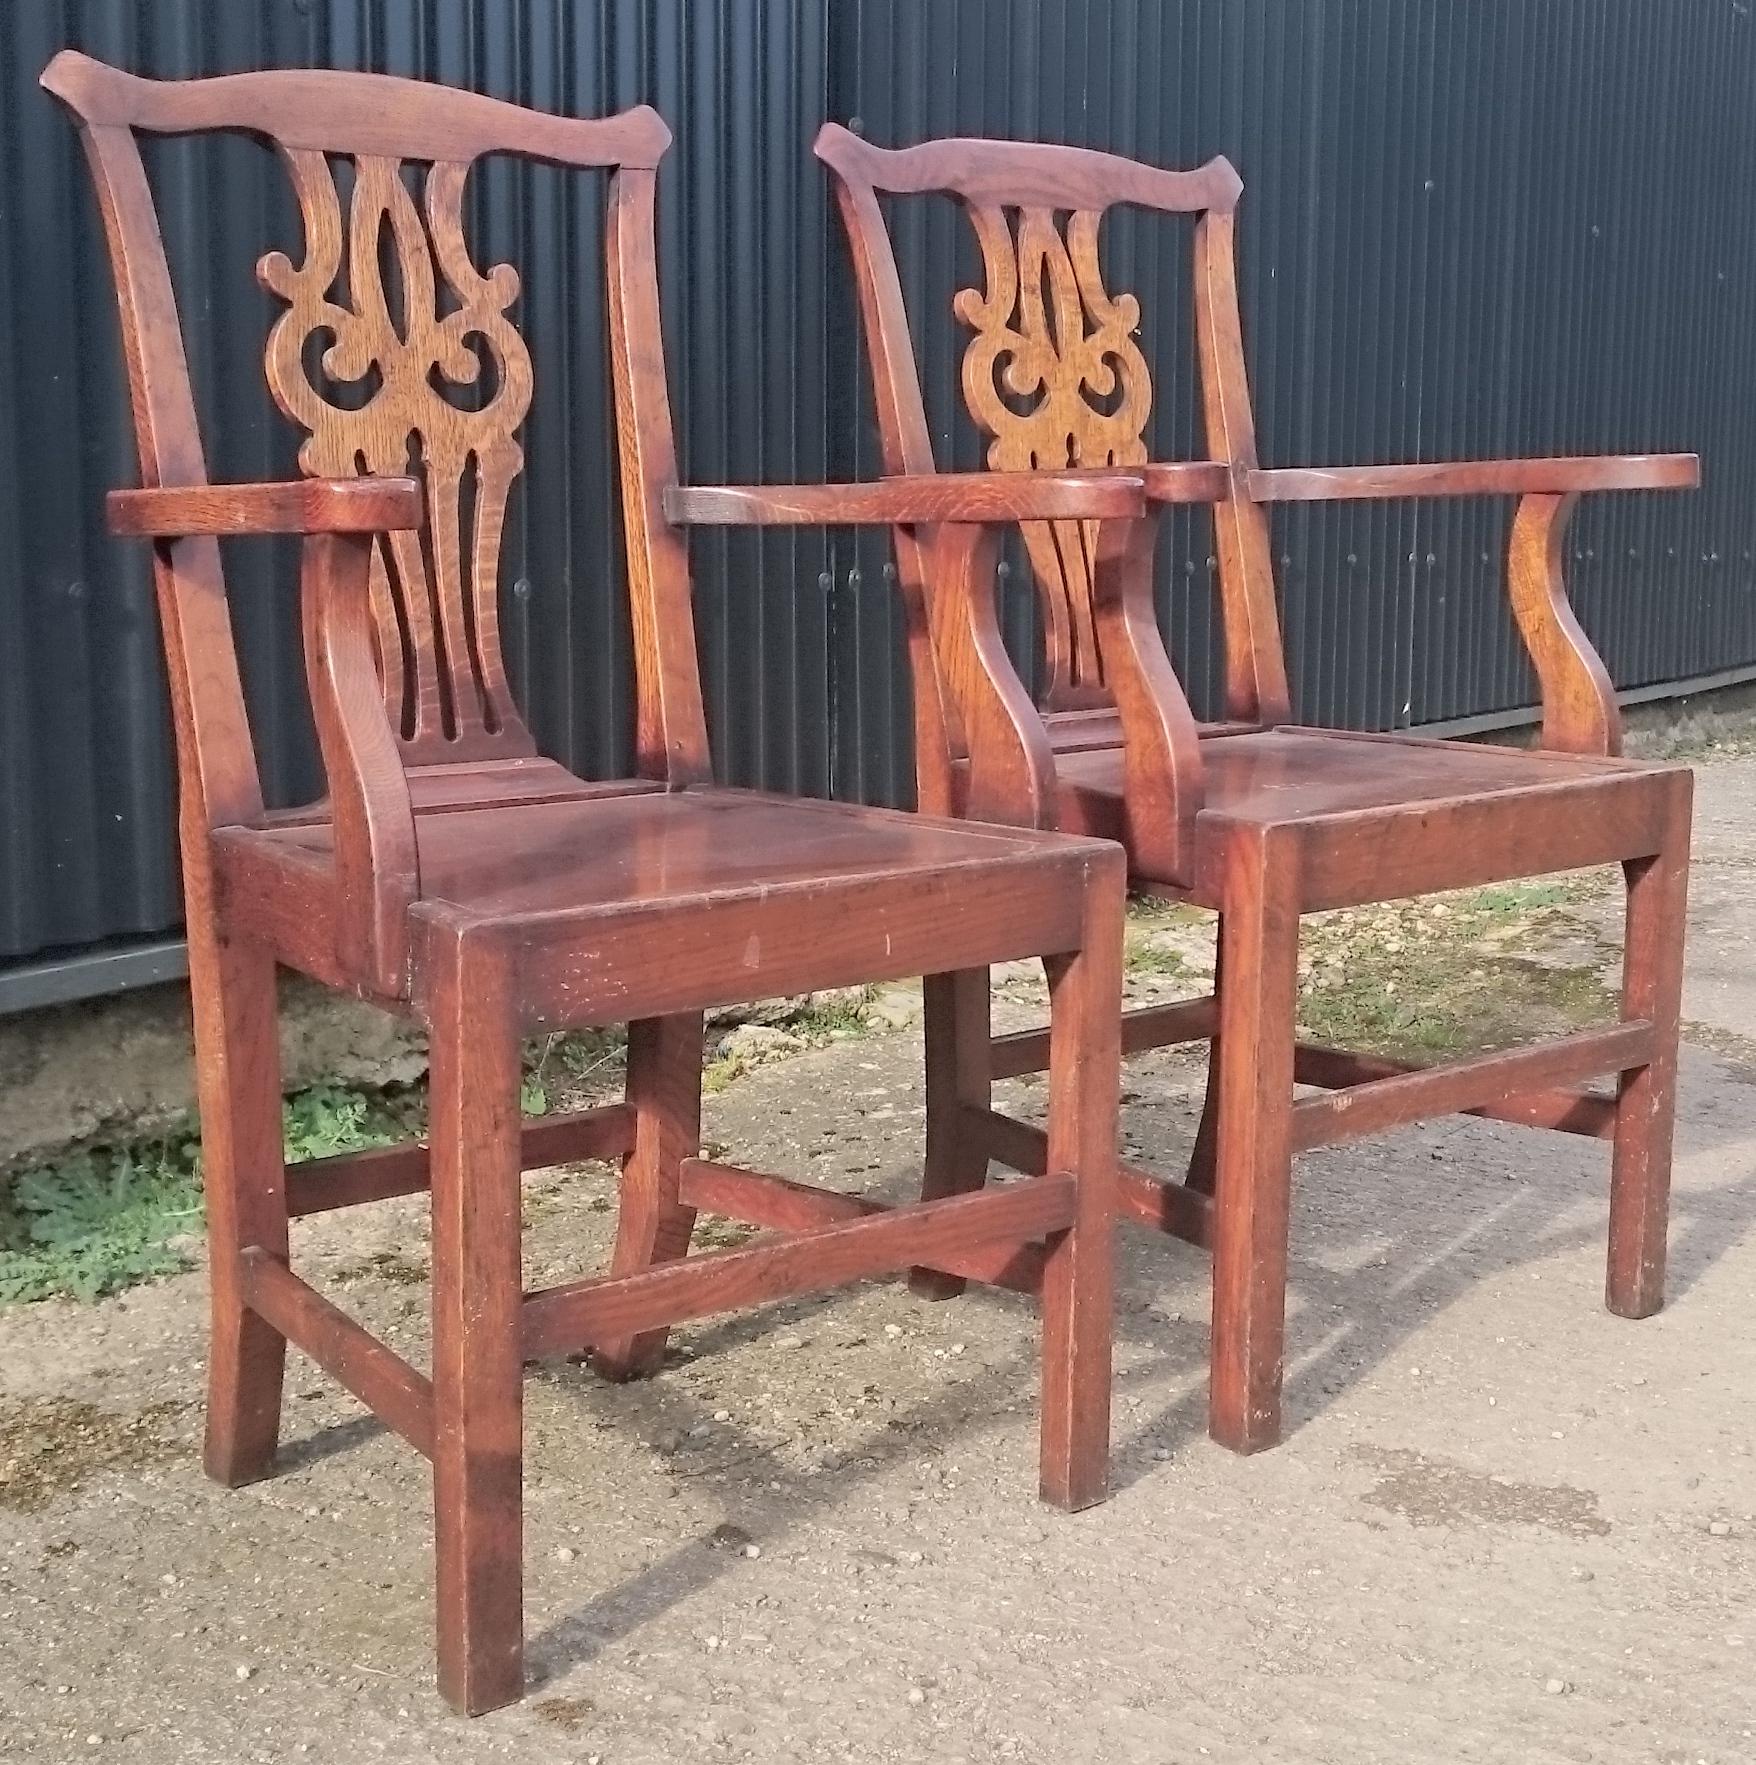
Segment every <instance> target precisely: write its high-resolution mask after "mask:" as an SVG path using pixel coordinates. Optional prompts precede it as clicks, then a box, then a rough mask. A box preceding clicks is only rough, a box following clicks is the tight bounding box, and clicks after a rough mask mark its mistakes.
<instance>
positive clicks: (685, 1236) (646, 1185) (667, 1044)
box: [592, 1012, 702, 1379]
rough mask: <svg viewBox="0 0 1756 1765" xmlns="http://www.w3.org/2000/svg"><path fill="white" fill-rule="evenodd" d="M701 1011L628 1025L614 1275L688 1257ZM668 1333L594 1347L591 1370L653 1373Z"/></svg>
mask: <svg viewBox="0 0 1756 1765" xmlns="http://www.w3.org/2000/svg"><path fill="white" fill-rule="evenodd" d="M701 1038H702V1018H701V1014H700V1013H699V1012H696V1013H693V1014H688V1013H685V1014H683V1015H681V1016H678V1017H651V1018H644V1019H642V1020H641V1021H640V1022H638V1023H631V1024H630V1025H629V1026H628V1101H629V1102H630V1103H631V1104H633V1105H634V1148H633V1150H632V1151H631V1152H630V1153H629V1154H628V1156H627V1158H626V1159H625V1160H624V1161H623V1164H622V1198H621V1207H620V1212H619V1214H618V1216H617V1220H616V1250H615V1254H614V1256H613V1257H612V1258H611V1262H610V1273H611V1274H613V1275H632V1274H634V1273H636V1272H637V1271H638V1270H640V1269H648V1268H651V1267H652V1266H653V1264H654V1263H661V1262H675V1261H676V1260H677V1259H678V1258H679V1257H682V1256H687V1255H688V1253H689V1239H690V1236H691V1234H692V1233H693V1232H694V1230H695V1209H694V1208H692V1207H685V1206H684V1205H683V1204H682V1202H681V1201H679V1200H678V1198H677V1185H678V1180H679V1177H680V1174H681V1169H682V1163H683V1160H684V1159H686V1158H694V1157H695V1156H696V1155H697V1154H698V1153H699V1152H700V1150H701ZM669 1334H670V1332H669V1331H668V1330H663V1329H659V1330H644V1331H642V1332H641V1333H640V1334H638V1335H635V1336H623V1337H618V1338H616V1339H614V1340H612V1341H608V1342H600V1343H599V1344H598V1345H597V1346H596V1347H595V1348H594V1349H593V1351H592V1364H593V1365H594V1366H595V1367H596V1368H597V1370H598V1371H599V1372H600V1373H602V1374H603V1375H604V1377H605V1378H606V1379H633V1378H638V1377H639V1376H640V1375H641V1374H643V1373H650V1372H653V1371H655V1370H656V1369H657V1367H658V1365H659V1363H660V1362H661V1361H662V1360H663V1359H664V1355H665V1340H666V1338H667V1337H668V1336H669Z"/></svg>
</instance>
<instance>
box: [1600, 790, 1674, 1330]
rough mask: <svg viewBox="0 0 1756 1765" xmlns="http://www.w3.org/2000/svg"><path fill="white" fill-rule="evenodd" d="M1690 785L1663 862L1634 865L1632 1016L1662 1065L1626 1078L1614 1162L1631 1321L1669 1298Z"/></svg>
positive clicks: (1617, 1270) (1611, 1289)
mask: <svg viewBox="0 0 1756 1765" xmlns="http://www.w3.org/2000/svg"><path fill="white" fill-rule="evenodd" d="M1689 797H1690V793H1689V781H1688V779H1687V778H1685V779H1684V780H1682V781H1681V785H1680V788H1679V789H1678V791H1677V800H1676V803H1675V805H1674V806H1673V808H1672V811H1671V814H1670V816H1669V817H1668V819H1667V827H1666V831H1665V840H1664V845H1663V847H1662V849H1661V850H1660V851H1659V852H1658V853H1657V855H1656V856H1654V857H1651V858H1641V859H1638V860H1636V861H1635V862H1633V863H1630V864H1627V865H1625V866H1624V867H1623V868H1624V871H1625V873H1626V875H1627V879H1628V917H1627V936H1626V940H1625V943H1624V947H1623V955H1622V1015H1623V1017H1624V1018H1641V1017H1643V1018H1646V1019H1648V1020H1650V1022H1651V1024H1652V1026H1653V1035H1654V1038H1655V1046H1654V1048H1653V1055H1652V1059H1651V1060H1650V1061H1649V1062H1648V1063H1647V1064H1646V1065H1645V1066H1641V1067H1636V1068H1634V1069H1633V1070H1632V1071H1631V1072H1625V1073H1623V1074H1622V1075H1621V1079H1620V1082H1619V1084H1618V1087H1617V1096H1616V1132H1615V1140H1614V1149H1613V1152H1612V1155H1611V1163H1610V1250H1609V1268H1608V1271H1607V1275H1606V1278H1605V1286H1604V1302H1605V1304H1607V1305H1608V1307H1609V1308H1610V1310H1611V1311H1613V1312H1615V1313H1616V1314H1617V1315H1618V1316H1620V1317H1624V1318H1644V1317H1650V1316H1651V1315H1652V1313H1654V1312H1655V1311H1657V1310H1658V1309H1659V1307H1660V1306H1662V1305H1663V1304H1664V1299H1665V1237H1666V1231H1667V1227H1668V1222H1669V1216H1670V1193H1671V1142H1672V1138H1673V1133H1674V1126H1675V1119H1676V1102H1677V1039H1678V1033H1679V1027H1680V1020H1681V1017H1682V1002H1683V936H1684V920H1685V917H1686V913H1687V908H1688V889H1689Z"/></svg>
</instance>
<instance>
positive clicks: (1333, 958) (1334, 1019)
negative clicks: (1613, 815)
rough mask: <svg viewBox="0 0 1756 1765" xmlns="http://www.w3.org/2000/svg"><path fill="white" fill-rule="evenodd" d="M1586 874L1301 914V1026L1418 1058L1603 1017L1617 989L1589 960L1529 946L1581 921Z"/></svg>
mask: <svg viewBox="0 0 1756 1765" xmlns="http://www.w3.org/2000/svg"><path fill="white" fill-rule="evenodd" d="M1594 886H1595V885H1594V883H1593V881H1592V879H1591V878H1589V877H1567V878H1562V879H1559V880H1545V881H1542V882H1528V883H1525V882H1520V883H1507V884H1501V885H1497V886H1495V887H1492V888H1484V889H1475V890H1470V891H1468V892H1466V893H1462V894H1456V895H1451V896H1448V897H1443V898H1440V899H1437V900H1422V901H1415V902H1399V903H1396V904H1394V905H1391V906H1386V907H1375V908H1370V909H1363V910H1358V911H1351V912H1346V913H1336V914H1322V915H1318V916H1316V917H1315V918H1313V919H1312V920H1311V921H1310V922H1308V925H1307V928H1306V933H1305V938H1304V942H1303V949H1302V954H1303V957H1304V964H1303V966H1304V970H1305V972H1304V975H1303V978H1302V980H1301V983H1300V989H1299V1023H1300V1025H1301V1027H1302V1028H1303V1029H1304V1030H1305V1031H1306V1032H1307V1033H1308V1034H1309V1035H1311V1036H1312V1037H1313V1038H1314V1039H1316V1040H1317V1041H1320V1042H1326V1043H1329V1044H1331V1045H1332V1046H1336V1047H1342V1048H1349V1049H1353V1050H1357V1051H1359V1052H1362V1053H1372V1054H1386V1055H1392V1056H1399V1057H1403V1058H1410V1059H1420V1058H1425V1057H1429V1056H1435V1055H1439V1054H1444V1053H1469V1052H1476V1051H1479V1050H1484V1049H1489V1048H1497V1047H1506V1046H1508V1045H1511V1044H1515V1043H1518V1042H1522V1041H1528V1040H1530V1039H1531V1038H1533V1037H1534V1036H1541V1035H1553V1034H1557V1033H1562V1032H1565V1031H1567V1030H1571V1029H1577V1028H1579V1027H1581V1026H1582V1025H1585V1024H1590V1023H1596V1022H1602V1021H1605V1020H1607V1019H1608V1018H1611V1017H1613V1016H1614V1014H1615V992H1614V990H1613V989H1612V988H1611V987H1610V986H1609V985H1608V984H1607V983H1606V982H1605V980H1604V977H1603V976H1602V975H1601V974H1600V973H1599V971H1598V969H1597V968H1596V967H1594V966H1592V965H1590V964H1581V963H1566V962H1547V961H1542V960H1538V959H1537V958H1536V956H1535V955H1534V954H1532V952H1535V951H1540V950H1541V949H1542V948H1543V947H1544V945H1545V944H1548V945H1553V944H1554V943H1555V942H1556V941H1557V940H1558V939H1559V937H1560V936H1561V935H1562V934H1564V933H1566V932H1569V931H1575V932H1576V931H1577V929H1578V922H1577V920H1575V919H1573V918H1571V917H1570V916H1569V915H1568V914H1567V912H1566V909H1567V907H1568V906H1569V905H1570V904H1572V903H1575V902H1578V901H1582V900H1585V899H1587V898H1588V897H1589V896H1590V895H1591V894H1592V892H1593V889H1594Z"/></svg>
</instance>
